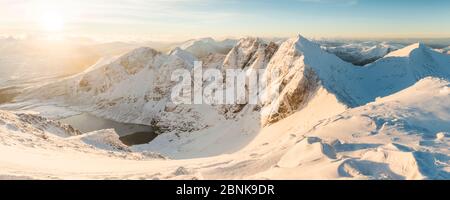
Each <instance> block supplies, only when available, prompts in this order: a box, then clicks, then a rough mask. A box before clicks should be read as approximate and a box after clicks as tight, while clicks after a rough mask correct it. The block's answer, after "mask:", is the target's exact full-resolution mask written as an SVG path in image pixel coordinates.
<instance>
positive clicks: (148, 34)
mask: <svg viewBox="0 0 450 200" xmlns="http://www.w3.org/2000/svg"><path fill="white" fill-rule="evenodd" d="M299 33H300V34H303V35H305V36H308V37H347V38H366V37H401V38H411V37H450V1H448V0H240V1H238V0H0V35H46V34H48V35H52V34H53V35H55V34H58V35H65V36H84V37H91V38H98V39H111V40H120V39H145V40H184V39H189V38H198V37H205V36H211V37H216V38H223V37H241V36H247V35H251V36H260V37H288V36H294V35H296V34H299Z"/></svg>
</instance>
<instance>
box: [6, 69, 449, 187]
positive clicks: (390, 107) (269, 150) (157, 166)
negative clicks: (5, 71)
mask: <svg viewBox="0 0 450 200" xmlns="http://www.w3.org/2000/svg"><path fill="white" fill-rule="evenodd" d="M449 91H450V83H449V82H448V81H445V80H442V79H436V78H427V79H424V80H421V81H419V82H418V83H417V84H415V85H414V86H412V87H410V88H408V89H406V90H404V91H402V92H400V93H397V94H394V95H391V96H388V97H385V98H381V99H379V100H377V101H376V102H374V103H370V104H368V105H365V106H362V107H358V108H354V109H349V110H336V111H333V112H330V111H329V110H328V109H329V108H324V107H323V106H324V105H329V104H324V102H326V99H328V98H329V96H328V95H326V93H323V91H321V92H319V93H318V94H320V95H318V96H321V97H320V98H321V99H316V100H317V101H311V102H309V105H308V106H307V107H306V108H305V109H303V110H301V111H299V112H297V113H295V114H294V115H292V116H290V117H288V118H285V119H283V120H281V121H279V122H278V123H275V124H272V125H271V126H268V127H265V128H263V129H261V130H259V134H258V135H257V136H256V137H254V138H253V139H252V141H251V142H250V143H249V144H248V145H247V146H246V147H245V148H242V149H240V150H238V151H236V152H232V153H230V154H223V155H219V156H214V157H205V158H198V159H189V158H184V159H180V160H161V159H164V157H161V156H158V155H157V154H153V153H148V152H142V153H127V152H126V151H127V150H125V151H124V150H115V151H113V152H108V150H107V151H105V150H103V149H99V148H97V146H99V147H101V146H102V145H99V144H96V143H93V144H95V145H94V146H90V145H86V144H84V142H83V141H92V140H79V139H76V138H73V139H72V138H71V137H69V139H68V140H67V139H62V138H60V137H58V136H54V135H52V134H50V133H49V134H48V135H49V136H48V137H46V139H44V138H42V137H39V135H38V136H30V135H33V134H36V133H35V132H36V131H28V130H27V131H25V132H20V134H18V133H19V132H18V131H17V130H16V129H14V128H13V127H12V126H11V125H9V126H8V124H15V125H16V126H18V127H21V125H20V124H22V122H17V121H15V118H17V117H16V116H15V115H13V114H10V113H6V112H4V111H2V116H3V117H2V121H3V122H4V124H3V125H2V126H1V127H2V129H1V130H2V131H0V136H1V138H2V140H1V141H2V143H1V144H0V149H1V151H0V154H1V156H0V166H1V167H0V177H8V178H12V177H14V178H18V179H24V178H27V179H28V178H39V179H60V178H63V179H86V178H88V179H192V178H195V179H242V178H244V179H249V178H250V179H449V178H450V177H449V174H450V168H449V165H450V159H449V156H448V155H449V153H450V152H449V149H450V148H449V145H450V139H449V137H450V135H449V131H450V127H449V124H450V123H448V122H449V121H450V115H449V109H450V107H449V106H450V105H449V103H448V102H450V101H449V100H450V99H449V98H450V93H449ZM327 96H328V97H327ZM324 100H325V101H324ZM331 107H333V106H331ZM5 115H6V116H7V117H5ZM305 115H311V116H312V117H309V118H305V117H303V116H305ZM25 126H33V123H32V124H31V125H25ZM228 127H230V126H228ZM205 131H208V130H207V129H206V130H205ZM219 132H220V131H219ZM44 133H47V132H44ZM193 134H194V135H195V134H201V135H203V136H207V135H214V134H217V130H216V129H212V130H210V133H209V134H206V135H205V134H204V133H203V134H202V133H201V132H194V133H193ZM89 135H91V134H88V137H91V136H89ZM29 137H33V138H32V139H31V138H30V139H24V138H29ZM75 137H78V136H75ZM183 140H184V141H185V143H178V148H181V149H182V148H183V147H185V148H186V150H188V149H189V148H188V147H189V143H192V142H194V143H195V144H201V142H205V141H208V140H209V138H208V137H197V138H196V139H195V140H193V137H191V138H183ZM25 141H27V142H25ZM94 141H98V140H96V139H94ZM100 141H105V140H100ZM87 143H88V144H89V142H87ZM19 146H20V148H18V147H19ZM215 147H216V146H215ZM220 147H221V148H226V143H222V144H221V146H220ZM167 153H168V154H170V152H167ZM179 153H184V152H179ZM171 154H173V155H172V156H175V154H177V152H176V151H174V152H172V153H171ZM11 155H14V156H11ZM48 155H51V158H52V159H44V158H46V157H47V158H48ZM169 157H171V156H169ZM17 158H20V159H17ZM24 158H25V159H24ZM37 160H39V162H35V161H37ZM42 160H47V161H46V162H42ZM75 163H77V164H75ZM80 163H82V165H81V164H80Z"/></svg>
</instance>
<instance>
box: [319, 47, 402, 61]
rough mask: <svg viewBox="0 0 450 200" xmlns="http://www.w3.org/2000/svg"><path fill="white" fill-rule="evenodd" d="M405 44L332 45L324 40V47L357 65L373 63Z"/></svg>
mask: <svg viewBox="0 0 450 200" xmlns="http://www.w3.org/2000/svg"><path fill="white" fill-rule="evenodd" d="M403 47H404V45H402V44H396V43H388V42H350V43H345V44H342V45H341V44H340V45H331V44H329V43H326V42H322V48H323V49H325V50H326V51H328V52H330V53H333V54H335V55H336V56H338V57H339V58H341V59H343V60H345V61H347V62H351V63H353V64H355V65H360V66H363V65H366V64H369V63H372V62H374V61H376V60H378V59H380V58H382V57H384V56H385V55H387V54H388V53H390V52H392V51H395V50H398V49H401V48H403Z"/></svg>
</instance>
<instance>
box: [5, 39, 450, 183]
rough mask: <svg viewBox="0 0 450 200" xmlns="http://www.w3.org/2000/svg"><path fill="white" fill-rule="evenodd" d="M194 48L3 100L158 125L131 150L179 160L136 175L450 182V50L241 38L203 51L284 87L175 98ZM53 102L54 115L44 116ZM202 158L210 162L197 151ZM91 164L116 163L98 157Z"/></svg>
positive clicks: (214, 60)
mask: <svg viewBox="0 0 450 200" xmlns="http://www.w3.org/2000/svg"><path fill="white" fill-rule="evenodd" d="M207 41H208V40H207ZM194 43H195V42H194ZM207 43H212V42H211V41H209V42H207ZM205 49H207V50H209V49H208V48H205ZM190 51H192V49H191V50H189V48H183V47H179V48H175V49H173V50H172V51H171V52H170V53H169V54H163V53H160V52H158V51H155V50H153V49H151V48H139V49H136V50H133V51H131V52H130V53H128V54H126V55H123V56H121V57H120V58H118V59H117V60H115V61H113V62H110V63H106V64H104V65H96V66H93V67H92V68H90V69H88V70H86V71H84V72H83V73H80V74H77V75H75V76H72V77H69V78H65V79H62V80H60V81H58V82H54V83H50V84H46V85H42V86H36V87H32V88H29V89H28V90H27V91H25V94H24V95H21V96H19V97H18V98H16V102H15V103H14V104H9V105H3V106H2V108H4V109H16V110H17V109H18V110H22V112H23V111H30V110H31V111H37V112H41V114H43V115H45V116H47V117H49V118H58V117H55V116H56V115H55V113H61V112H62V113H64V112H68V111H67V109H68V108H70V109H68V110H70V111H72V112H73V111H75V112H89V113H92V114H94V115H97V116H101V117H105V118H108V119H113V120H116V121H120V122H131V123H137V124H147V125H157V126H158V127H160V131H161V132H160V134H161V135H160V136H158V137H157V138H156V139H155V140H153V141H152V142H150V143H149V144H144V145H138V146H133V147H131V148H130V149H129V150H130V151H133V152H148V151H152V152H159V153H162V154H163V155H166V156H168V157H169V158H177V159H182V160H180V161H177V160H170V161H169V162H165V163H156V162H155V163H142V164H136V165H138V166H141V167H142V166H149V165H151V164H154V165H155V166H154V167H150V168H149V169H147V170H148V171H146V170H142V168H141V170H136V172H134V173H135V174H134V175H133V177H138V175H137V174H139V173H146V174H148V172H149V171H150V172H154V174H157V173H158V174H159V175H155V176H152V177H151V178H155V177H157V178H192V177H194V178H206V179H213V178H271V179H277V178H289V179H291V178H292V179H297V178H325V179H328V178H332V179H339V178H356V179H427V178H429V179H448V178H450V177H449V175H448V174H449V171H450V169H449V168H448V166H449V164H450V160H449V157H448V155H449V153H450V152H449V151H448V149H449V145H450V141H449V140H448V137H449V135H448V132H449V131H450V127H449V126H448V124H450V123H448V122H449V121H450V110H449V106H450V104H449V103H448V102H450V101H449V98H450V93H449V92H448V91H449V82H448V80H449V79H450V66H449V64H450V56H449V55H446V54H442V53H439V52H436V51H434V50H431V49H430V48H428V47H426V46H425V45H423V44H420V43H417V44H413V45H410V46H407V47H405V48H402V49H399V50H396V51H392V52H387V51H384V53H383V54H386V55H383V57H382V58H380V59H378V60H377V61H375V62H373V63H370V64H367V65H365V66H357V65H353V64H351V63H348V62H346V61H343V60H342V59H340V58H339V57H338V56H336V55H335V54H332V53H329V52H327V51H326V50H324V49H323V48H321V46H320V45H319V44H316V43H314V42H311V41H309V40H308V39H306V38H304V37H302V36H298V37H295V38H291V39H289V40H286V41H284V42H283V43H282V44H281V45H279V46H278V45H277V44H275V43H267V42H264V41H263V40H261V39H258V38H243V39H241V40H239V42H238V43H237V44H236V45H235V46H234V47H233V48H231V50H229V52H228V53H227V55H226V56H218V55H220V54H221V53H220V52H219V53H218V54H217V53H216V54H214V53H213V54H210V53H208V55H207V56H205V55H202V56H203V58H201V60H202V61H207V62H206V63H207V65H206V66H204V67H206V68H208V67H212V68H220V69H243V70H251V69H263V70H265V73H264V81H266V84H267V85H266V86H267V87H269V88H277V89H278V91H279V95H271V94H270V92H271V90H269V95H267V96H265V98H264V99H262V102H261V103H260V104H259V105H245V104H244V105H226V106H221V105H218V106H216V105H175V104H173V103H172V102H171V101H170V98H169V97H170V92H171V88H172V87H173V86H174V84H175V83H174V82H173V81H171V80H170V76H171V72H173V71H174V70H176V69H188V70H190V69H192V67H193V62H194V61H195V60H196V59H197V58H199V57H198V56H196V55H195V54H193V53H191V52H190ZM219 63H221V64H219ZM273 72H278V73H273ZM430 77H432V78H430ZM55 107H57V108H58V109H55V110H54V112H55V113H49V112H47V113H46V112H45V111H48V110H51V109H50V108H52V109H54V108H55ZM61 109H62V111H61ZM42 111H44V112H42ZM43 120H44V119H43ZM3 134H6V135H8V131H5V132H4V133H3ZM88 155H89V154H88ZM37 156H38V155H37ZM71 156H72V155H71ZM89 156H91V155H89ZM210 156H215V157H210ZM197 157H206V158H202V160H201V162H199V161H198V160H196V159H192V158H197ZM92 158H94V157H93V156H92ZM61 160H62V159H61ZM55 162H58V160H56V161H55ZM61 162H62V161H61ZM92 162H94V163H95V162H97V163H102V162H109V161H108V159H107V158H105V157H102V156H101V159H100V160H99V161H92ZM114 162H116V161H114ZM242 163H245V164H242ZM117 164H121V161H117ZM244 169H245V170H244ZM73 170H76V169H73ZM89 170H91V171H92V172H95V173H92V174H96V173H101V172H100V171H102V170H105V171H116V172H119V171H120V173H121V174H122V173H124V172H123V171H121V170H122V169H116V168H114V167H107V168H103V169H98V168H90V169H89ZM25 171H26V170H25ZM174 171H175V172H176V173H174ZM0 172H1V171H0ZM178 172H180V173H178ZM238 172H239V173H238ZM128 174H129V173H128ZM58 175H59V176H61V177H67V174H58ZM100 177H101V176H100ZM147 178H149V177H147Z"/></svg>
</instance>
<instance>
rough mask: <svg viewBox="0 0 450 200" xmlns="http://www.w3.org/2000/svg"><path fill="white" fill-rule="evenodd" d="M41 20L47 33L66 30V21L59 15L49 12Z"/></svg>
mask: <svg viewBox="0 0 450 200" xmlns="http://www.w3.org/2000/svg"><path fill="white" fill-rule="evenodd" d="M40 20H41V21H40V23H41V26H42V28H43V29H44V30H45V31H49V32H58V31H62V30H63V29H64V19H63V17H62V15H60V14H58V13H55V12H47V13H45V14H44V15H43V16H42V17H41V19H40Z"/></svg>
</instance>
